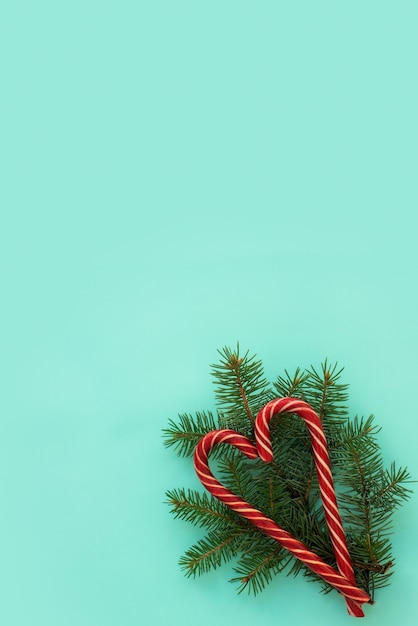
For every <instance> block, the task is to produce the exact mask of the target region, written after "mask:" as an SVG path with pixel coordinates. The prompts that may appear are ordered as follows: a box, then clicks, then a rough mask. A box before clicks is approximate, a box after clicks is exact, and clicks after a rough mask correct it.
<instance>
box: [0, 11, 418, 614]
mask: <svg viewBox="0 0 418 626" xmlns="http://www.w3.org/2000/svg"><path fill="white" fill-rule="evenodd" d="M417 19H418V9H417V5H416V3H415V2H412V1H406V0H396V2H395V1H385V0H380V1H379V2H378V1H375V0H371V1H364V0H363V1H361V2H360V1H357V0H354V1H353V0H352V1H350V2H347V1H340V2H336V1H333V2H331V1H326V0H317V1H316V2H308V1H295V2H284V1H280V0H276V1H274V2H273V1H271V2H270V1H264V0H260V1H259V2H255V1H254V2H250V1H245V0H241V1H240V2H238V1H232V0H222V1H218V0H212V1H211V2H206V1H203V0H200V1H199V0H193V1H192V0H190V1H184V0H172V1H163V0H154V1H148V2H147V1H146V0H136V1H133V0H131V1H129V0H119V2H116V1H112V0H102V1H100V2H99V1H98V0H83V1H79V0H72V1H71V2H70V1H66V0H61V1H56V0H55V1H52V0H51V1H47V0H38V1H37V2H30V1H29V0H26V1H25V0H15V1H14V2H4V3H3V4H2V7H1V9H0V30H1V33H0V63H1V83H0V89H1V98H0V110H1V116H0V128H1V131H0V133H1V135H0V136H1V139H0V151H1V170H0V171H1V185H0V211H1V228H0V263H1V264H0V268H1V270H0V271H1V308H0V311H1V312H0V315H1V324H0V333H1V337H0V339H1V341H0V346H1V351H0V354H1V360H0V364H1V371H0V391H1V392H0V416H1V417H0V493H1V500H0V503H1V515H0V589H1V599H0V622H1V624H4V625H5V626H143V625H145V624H146V625H149V626H160V625H163V624H170V626H180V625H182V626H183V625H185V624H198V625H199V626H212V625H213V624H216V625H217V626H230V625H231V624H240V625H241V626H250V625H253V624H255V623H257V624H262V625H263V626H273V625H275V626H276V625H277V624H289V625H292V626H299V625H302V624H304V625H305V624H311V625H312V626H316V625H319V624H321V625H323V624H348V623H353V618H349V617H348V615H347V614H346V611H345V606H344V602H343V600H342V598H341V597H339V596H338V595H337V594H336V593H333V594H331V595H329V596H323V595H321V594H320V592H319V586H317V585H313V584H310V583H307V582H306V581H304V580H302V579H296V580H295V579H293V578H285V577H278V578H276V580H275V582H274V583H273V584H271V585H270V586H269V587H268V589H267V590H266V591H265V592H264V593H263V594H261V595H260V596H258V597H256V598H254V597H252V596H247V595H245V594H243V595H241V596H239V597H238V596H237V595H236V591H235V588H234V586H233V585H231V584H229V583H228V579H229V578H230V577H231V575H232V572H231V568H230V567H228V566H226V567H222V568H221V569H219V570H217V571H215V572H212V573H210V574H209V575H207V576H205V577H202V578H199V579H196V580H187V579H185V578H184V576H183V574H182V573H181V571H180V568H179V566H178V564H177V561H178V558H179V557H180V555H181V554H182V552H183V551H184V550H185V549H186V548H187V547H188V546H189V545H190V544H191V543H193V541H194V540H195V539H196V538H197V537H199V536H200V531H199V530H198V529H196V528H194V527H192V526H189V525H188V524H187V523H185V522H181V521H174V520H173V519H172V518H171V516H170V515H169V510H168V507H167V506H166V505H165V504H163V501H164V499H165V496H164V493H165V490H166V489H168V488H172V487H180V486H190V487H194V486H197V479H196V477H195V475H194V472H193V469H192V466H191V463H190V461H189V460H184V459H182V460H178V459H177V457H176V456H175V454H174V453H172V451H170V450H166V449H164V447H163V445H162V437H161V429H162V428H164V427H165V426H166V424H167V421H168V419H169V418H170V417H173V418H176V416H177V414H178V413H179V412H193V411H195V410H197V409H214V407H215V405H214V398H213V388H212V387H213V385H212V382H211V379H210V375H209V364H210V363H213V362H214V361H216V359H217V356H218V355H217V352H216V349H217V348H219V347H222V346H224V345H225V344H226V345H235V343H236V341H237V340H239V341H240V343H241V346H242V347H243V348H248V349H250V350H251V351H252V352H256V353H257V355H258V356H259V357H260V358H262V359H263V360H264V363H265V367H266V373H267V375H268V376H269V377H275V376H276V374H277V373H279V372H281V371H282V370H283V369H284V368H288V369H290V370H292V369H293V368H295V367H296V366H297V365H301V366H309V365H310V364H311V363H312V364H314V365H319V364H320V362H321V361H322V360H323V359H324V358H325V357H328V359H330V360H331V361H335V360H338V362H339V363H340V364H341V365H344V366H345V368H346V369H345V381H346V382H348V383H350V390H351V399H350V410H351V413H352V415H354V414H356V413H359V414H364V415H368V414H370V413H374V414H375V415H376V421H377V423H378V424H380V425H381V426H382V427H383V429H382V432H381V434H380V442H381V446H382V449H383V452H384V456H385V459H387V462H388V463H389V462H390V461H391V460H392V459H396V460H397V461H398V462H399V464H401V465H407V466H408V467H409V469H410V471H411V473H412V474H413V476H414V477H415V478H418V464H417V436H418V427H417V424H418V403H417V383H418V365H417V362H418V361H417V354H418V334H417V313H416V311H417V304H418V298H417V278H416V277H417V269H418V267H417V266H418V263H417V261H418V253H417V217H416V215H417V206H418V205H417V200H418V197H417V196H418V193H417V174H416V173H417V165H418V159H417V157H418V149H417V146H418V132H417V131H418V120H417V111H418V98H417V96H418V87H417V61H418V39H417ZM417 502H418V500H417V495H415V496H414V497H413V498H412V499H411V500H410V501H409V502H408V503H407V504H406V505H405V506H404V507H403V508H402V509H401V510H400V511H399V512H398V514H397V516H396V532H395V534H394V535H393V544H394V551H395V555H396V573H395V575H394V576H393V579H392V580H393V582H392V584H391V586H390V587H388V588H386V589H384V590H381V591H379V593H378V597H377V603H376V605H375V606H374V607H368V608H367V617H366V620H367V624H369V625H370V626H372V625H379V626H389V625H390V626H392V625H393V624H394V623H396V624H400V625H402V626H413V625H414V624H415V623H416V593H417V592H416V589H417V584H418V576H417V562H418V552H417V539H416V528H417V524H418V519H417V517H418V506H417Z"/></svg>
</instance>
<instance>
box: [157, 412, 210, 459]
mask: <svg viewBox="0 0 418 626" xmlns="http://www.w3.org/2000/svg"><path fill="white" fill-rule="evenodd" d="M168 424H169V426H168V428H164V429H163V437H164V445H165V446H166V447H167V448H169V447H173V448H174V450H175V451H176V452H177V454H178V455H179V456H192V455H193V453H194V449H195V447H196V446H197V444H198V443H199V441H200V439H201V438H202V437H203V436H204V435H206V434H207V433H208V432H210V431H211V430H215V429H216V428H218V425H217V423H216V421H215V418H214V417H213V413H211V411H207V412H204V411H197V412H196V417H193V416H192V415H189V414H188V413H182V414H181V415H179V421H178V423H176V422H175V421H174V420H172V419H169V420H168Z"/></svg>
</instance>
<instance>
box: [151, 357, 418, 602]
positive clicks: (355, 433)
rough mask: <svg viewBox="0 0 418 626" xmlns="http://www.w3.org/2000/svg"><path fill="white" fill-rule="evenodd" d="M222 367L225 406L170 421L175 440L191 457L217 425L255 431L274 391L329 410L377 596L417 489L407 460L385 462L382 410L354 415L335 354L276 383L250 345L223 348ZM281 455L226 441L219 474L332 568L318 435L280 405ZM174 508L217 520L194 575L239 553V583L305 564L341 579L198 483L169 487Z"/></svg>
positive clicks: (350, 528)
mask: <svg viewBox="0 0 418 626" xmlns="http://www.w3.org/2000/svg"><path fill="white" fill-rule="evenodd" d="M219 354H220V362H219V363H218V364H216V365H213V366H212V375H213V377H214V382H215V385H216V391H215V397H216V400H217V403H218V414H217V417H215V416H214V414H213V413H211V412H210V411H207V412H198V413H196V414H195V415H194V416H192V415H190V414H182V415H179V419H178V421H177V422H176V421H174V420H169V425H168V428H166V429H164V432H163V434H164V438H165V441H164V443H165V445H166V446H167V447H172V448H173V449H174V450H175V451H176V452H177V454H179V455H180V456H190V455H192V454H193V451H194V448H195V446H196V444H197V443H198V441H199V440H200V438H201V437H202V436H204V435H205V434H206V433H208V432H210V431H211V430H214V429H216V428H233V429H235V430H237V431H238V432H240V433H242V434H244V435H246V436H248V437H250V438H251V439H253V430H252V426H253V423H254V420H255V416H256V415H257V413H258V411H259V410H260V409H261V408H262V407H263V406H264V405H265V404H266V403H267V402H268V401H269V400H271V399H273V397H276V395H279V396H290V397H298V398H300V399H302V400H304V401H306V402H308V403H309V404H311V406H313V408H314V409H315V410H316V412H317V413H318V414H319V416H320V418H321V420H322V423H323V426H324V430H325V433H326V437H327V440H328V446H329V454H330V459H331V467H332V472H333V477H334V482H335V484H336V487H337V499H338V504H339V509H340V513H341V517H342V521H343V525H344V528H345V532H346V536H347V544H348V548H349V552H350V555H351V557H352V561H353V567H354V573H355V577H356V581H357V584H358V585H359V586H360V587H362V588H363V589H365V590H366V591H368V592H369V593H370V594H371V596H372V598H374V594H375V591H376V590H377V589H380V588H381V587H384V586H385V585H387V584H388V583H389V580H390V577H391V575H392V574H393V564H394V557H393V554H392V546H391V542H390V537H389V535H390V533H391V532H392V529H393V517H394V512H395V511H396V509H397V508H399V506H401V505H402V504H403V503H404V502H405V501H406V500H407V499H408V498H409V497H410V495H411V490H410V488H409V487H410V483H411V482H412V481H411V477H410V474H409V472H408V471H407V469H406V468H404V467H398V465H395V463H392V464H391V465H390V467H389V468H385V466H384V463H383V459H382V455H381V451H380V447H379V443H378V440H377V436H378V434H379V431H380V428H379V427H378V426H376V425H375V423H374V418H373V416H370V417H367V418H363V417H361V418H359V417H354V419H352V420H350V419H349V417H348V410H347V402H348V393H347V390H348V385H346V384H345V383H343V382H342V381H341V376H342V372H343V369H341V368H339V367H338V366H337V364H330V363H328V362H327V360H325V361H324V363H323V364H322V365H321V367H320V368H315V367H313V366H311V367H310V368H308V369H306V370H302V369H300V368H297V369H296V371H295V373H294V374H293V375H291V374H289V372H288V371H287V370H285V371H284V374H283V375H279V376H278V377H277V379H276V381H275V382H274V383H273V385H270V384H269V383H268V381H267V380H266V378H265V376H264V371H263V367H262V363H261V361H259V360H257V359H256V357H255V355H253V356H250V355H249V353H248V352H246V353H244V355H243V356H240V351H239V345H237V347H236V349H235V350H232V349H230V348H223V349H222V350H220V351H219ZM270 434H271V440H272V447H273V452H274V460H273V462H272V463H263V462H262V461H261V459H255V460H253V461H250V460H248V459H247V458H245V457H244V456H243V455H242V454H241V453H239V452H238V451H237V450H236V449H235V448H234V447H233V446H227V445H225V446H222V445H221V446H217V447H216V448H215V450H214V451H213V454H211V457H215V460H214V464H215V467H216V469H215V474H216V475H217V476H218V477H219V480H220V481H221V482H222V483H223V484H224V485H225V486H226V487H227V488H228V489H230V490H231V491H232V492H233V493H234V494H236V495H237V496H239V497H241V498H242V499H244V500H245V501H246V502H249V503H250V505H251V506H253V507H255V508H257V509H258V510H260V511H262V512H263V513H264V514H265V515H267V516H268V517H270V518H271V519H273V520H275V521H276V522H277V523H278V524H279V525H280V526H282V527H283V528H284V529H285V530H287V531H288V532H289V533H291V534H292V535H293V536H294V537H297V538H298V539H299V540H301V541H303V542H304V543H305V544H306V545H307V546H308V547H309V548H310V549H311V550H313V551H314V552H315V553H316V554H318V556H319V557H320V558H321V559H323V560H324V561H325V562H327V563H329V564H330V565H331V566H332V567H336V564H335V555H334V551H333V548H332V544H331V540H330V536H329V531H328V526H327V524H326V520H325V515H324V510H323V506H322V500H321V497H320V490H319V485H318V477H317V472H316V467H315V463H314V458H313V453H312V444H311V440H310V435H309V432H308V429H307V428H306V425H305V423H304V421H303V420H301V419H300V418H299V417H298V416H295V415H292V414H280V415H278V416H277V417H275V418H274V419H273V420H272V421H271V424H270ZM167 502H168V504H169V505H170V507H171V512H172V514H173V515H174V517H176V518H179V519H182V520H184V521H187V522H190V523H192V524H195V525H198V526H200V527H204V528H206V529H207V535H206V536H205V537H204V538H202V539H201V540H199V541H198V542H197V543H196V544H195V545H193V546H192V547H191V548H190V549H189V550H188V551H187V552H186V553H185V554H184V555H183V557H181V559H180V565H181V567H182V569H184V571H185V573H186V575H187V576H191V575H193V576H194V575H199V574H202V573H204V572H206V571H209V570H210V569H212V568H216V567H219V565H221V563H224V562H226V561H229V560H230V559H232V558H234V559H235V560H236V565H235V567H234V571H235V573H236V576H235V577H234V578H232V581H234V582H237V583H238V592H241V591H243V590H244V589H247V590H248V591H249V592H252V593H254V594H256V593H258V592H260V591H261V590H262V589H264V587H265V586H266V585H267V584H269V583H270V582H271V581H272V580H273V579H274V578H275V576H276V574H278V573H279V572H283V571H285V572H286V573H287V574H288V575H298V574H299V573H302V574H303V575H304V576H306V577H307V579H308V580H315V581H317V582H319V583H320V584H321V588H322V591H324V592H325V593H327V592H329V591H331V590H332V589H333V588H332V587H331V586H330V585H328V584H327V583H324V581H323V580H322V579H321V578H319V577H318V576H317V575H316V574H314V573H313V572H312V571H311V570H309V569H308V568H306V567H305V565H303V564H302V562H301V561H299V560H297V559H295V558H294V557H293V556H291V555H289V553H287V552H286V551H285V550H283V549H282V548H281V546H278V545H277V544H276V543H275V542H274V541H273V540H272V539H271V538H270V537H267V536H266V535H264V534H263V533H262V532H261V531H260V530H258V529H257V528H255V527H253V526H252V525H251V524H250V522H248V521H247V520H245V519H243V518H241V517H240V516H239V515H238V514H237V513H235V512H234V511H232V510H231V509H229V508H228V507H227V506H226V505H224V504H222V503H220V502H219V501H218V500H217V499H216V498H214V497H213V496H211V495H209V494H207V493H206V492H203V493H202V494H201V493H199V492H198V491H195V490H191V489H188V490H185V489H172V490H169V491H167Z"/></svg>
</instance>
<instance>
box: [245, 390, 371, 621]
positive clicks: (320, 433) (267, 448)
mask: <svg viewBox="0 0 418 626" xmlns="http://www.w3.org/2000/svg"><path fill="white" fill-rule="evenodd" d="M285 412H287V413H296V415H299V417H301V418H302V419H303V420H304V421H305V423H306V425H307V427H308V430H309V434H310V436H311V440H312V449H313V453H314V459H315V465H316V471H317V473H318V483H319V489H320V491H321V497H322V504H323V507H324V511H325V518H326V521H327V525H328V528H329V532H330V537H331V542H332V545H333V547H334V553H335V558H336V560H337V567H338V570H339V572H340V573H341V574H342V575H343V576H344V577H345V578H347V579H348V580H349V581H350V582H351V583H352V584H354V585H355V578H354V571H353V567H352V564H351V557H350V553H349V551H348V547H347V542H346V538H345V533H344V530H343V526H342V523H341V517H340V513H339V510H338V504H337V499H336V497H335V489H334V481H333V478H332V474H331V467H330V460H329V454H328V447H327V440H326V437H325V433H324V429H323V426H322V422H321V420H320V418H319V416H318V415H317V414H316V413H315V411H314V410H313V408H312V407H311V406H310V405H309V404H307V403H306V402H303V401H302V400H297V399H295V398H279V399H277V400H272V401H271V402H269V403H268V404H266V406H265V407H264V408H262V409H261V411H260V412H259V414H258V415H257V419H256V423H255V429H254V431H255V438H256V442H257V450H258V454H259V456H260V458H261V459H262V460H263V461H265V462H266V463H269V462H270V461H272V460H273V450H272V447H271V439H270V428H269V424H270V420H271V418H272V417H273V415H276V414H277V413H285ZM347 609H348V612H349V613H350V614H353V615H356V616H357V617H361V616H362V615H357V613H358V612H361V613H362V614H363V612H362V611H361V608H360V611H359V607H358V605H356V604H355V603H353V602H352V601H350V599H349V598H348V596H347Z"/></svg>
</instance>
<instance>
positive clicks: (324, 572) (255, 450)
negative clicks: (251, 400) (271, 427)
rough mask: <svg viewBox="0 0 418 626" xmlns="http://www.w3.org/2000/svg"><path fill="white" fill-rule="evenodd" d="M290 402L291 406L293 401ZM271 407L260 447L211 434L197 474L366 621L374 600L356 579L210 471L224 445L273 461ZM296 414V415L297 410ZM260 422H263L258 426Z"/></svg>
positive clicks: (199, 451)
mask: <svg viewBox="0 0 418 626" xmlns="http://www.w3.org/2000/svg"><path fill="white" fill-rule="evenodd" d="M286 400H287V402H289V399H286ZM275 402H278V401H275ZM293 402H294V401H293ZM298 402H299V401H298ZM271 404H272V403H269V404H268V405H266V407H265V409H267V408H268V407H269V410H268V411H267V413H265V414H264V415H262V412H260V413H259V415H258V417H257V420H256V431H257V432H258V433H259V435H258V436H259V440H257V442H258V447H256V446H254V444H253V443H252V442H251V441H250V440H249V439H248V438H247V437H244V436H243V435H240V434H239V433H237V432H235V431H233V430H215V431H211V432H210V433H208V434H207V435H205V436H204V437H203V438H202V439H201V440H200V442H199V443H198V445H197V447H196V450H195V456H194V464H195V469H196V473H197V475H198V477H199V479H200V481H201V482H202V484H203V485H204V487H206V489H207V490H208V491H209V492H210V493H212V495H214V496H215V497H216V498H217V499H218V500H220V501H221V502H224V503H225V504H226V505H227V506H229V507H230V508H231V509H232V510H234V511H236V512H237V513H239V514H240V515H242V516H243V517H245V518H246V519H248V520H249V521H251V522H252V523H253V524H254V525H255V526H257V528H259V529H260V530H262V531H263V532H264V533H265V534H267V535H269V536H270V537H272V538H273V539H275V540H276V541H278V543H279V544H280V545H281V546H283V547H284V548H285V549H287V550H288V551H289V552H291V554H293V555H294V556H295V557H296V558H298V559H300V560H301V561H302V562H303V563H305V565H306V566H307V567H309V568H310V569H311V570H312V571H313V572H315V573H316V574H318V575H319V576H321V577H322V578H323V579H324V580H325V581H326V582H328V583H329V584H331V585H332V586H333V587H335V588H336V589H337V590H338V591H340V592H341V593H343V594H344V596H345V597H346V601H347V605H348V607H349V612H350V613H351V614H353V615H356V616H357V617H362V616H363V611H362V610H361V604H362V603H363V602H368V601H369V600H370V596H369V595H368V594H367V593H366V592H365V591H363V590H362V589H359V588H358V587H357V586H356V584H355V581H354V575H353V576H352V577H351V576H346V575H345V574H343V573H342V572H340V573H339V572H337V571H336V570H334V569H333V568H332V567H331V566H330V565H328V564H327V563H325V562H324V561H322V559H320V558H319V557H318V556H317V555H316V554H314V553H313V552H311V551H310V550H309V548H307V546H305V545H304V544H303V543H302V542H301V541H299V540H297V539H295V538H294V537H293V536H292V535H291V534H290V533H288V532H287V531H285V530H284V529H283V528H281V527H280V526H279V525H278V524H276V522H274V521H273V520H271V519H270V518H268V517H266V516H265V515H264V514H263V513H262V512H261V511H258V510H257V509H255V508H254V507H252V506H251V505H250V504H248V503H247V502H245V500H242V499H241V498H239V497H238V496H237V495H235V494H234V493H232V492H231V491H229V489H227V488H226V487H224V486H223V485H222V484H221V483H220V482H219V481H218V480H217V479H216V478H215V476H214V475H213V474H212V472H211V470H210V468H209V453H210V451H211V450H212V448H213V447H214V446H216V445H218V444H220V443H228V444H230V445H232V446H235V447H236V448H237V449H238V450H240V451H241V452H243V453H244V454H245V455H246V456H247V457H248V458H250V459H255V458H257V457H258V456H260V458H262V460H264V461H269V460H272V454H271V445H270V448H269V443H268V442H269V439H268V435H269V431H268V422H269V419H271V417H272V416H273V415H274V414H275V413H277V412H278V410H280V409H277V407H276V409H277V410H275V411H274V412H272V413H270V408H271V406H270V405H271ZM303 404H304V407H303V408H305V407H309V405H305V403H303ZM286 406H287V410H289V409H288V405H286ZM299 408H300V407H299ZM281 410H284V409H281ZM311 410H312V409H311ZM292 411H293V412H295V409H294V407H293V406H292ZM318 419H319V418H318ZM257 422H259V423H258V426H257ZM338 519H339V516H338ZM327 522H328V519H327Z"/></svg>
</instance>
